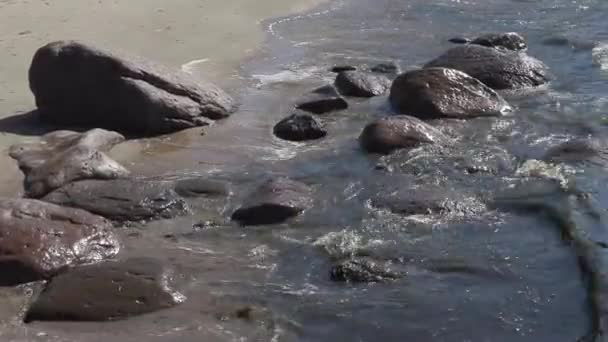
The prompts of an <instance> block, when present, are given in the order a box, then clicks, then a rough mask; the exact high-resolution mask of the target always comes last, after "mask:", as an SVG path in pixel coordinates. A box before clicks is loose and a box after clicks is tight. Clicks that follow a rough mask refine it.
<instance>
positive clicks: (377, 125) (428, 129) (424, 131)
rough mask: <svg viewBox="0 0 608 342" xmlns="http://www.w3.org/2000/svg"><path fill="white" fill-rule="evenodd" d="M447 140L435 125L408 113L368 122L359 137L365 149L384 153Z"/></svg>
mask: <svg viewBox="0 0 608 342" xmlns="http://www.w3.org/2000/svg"><path fill="white" fill-rule="evenodd" d="M445 140H446V138H445V137H444V135H443V134H442V133H441V132H440V131H438V130H437V129H436V128H434V127H433V126H431V125H429V124H427V123H424V122H423V121H421V120H419V119H417V118H414V117H411V116H407V115H397V116H392V117H387V118H382V119H379V120H376V121H374V122H372V123H370V124H368V125H367V126H366V127H365V129H363V132H362V133H361V136H360V137H359V141H360V142H361V146H362V147H363V149H365V150H366V151H368V152H371V153H382V154H387V153H390V152H392V151H394V150H396V149H402V148H413V147H416V146H419V145H421V144H435V143H441V142H443V141H445Z"/></svg>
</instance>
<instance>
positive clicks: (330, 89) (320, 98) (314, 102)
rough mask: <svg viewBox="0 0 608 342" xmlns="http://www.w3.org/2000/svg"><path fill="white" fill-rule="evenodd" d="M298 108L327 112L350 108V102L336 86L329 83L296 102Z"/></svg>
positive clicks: (306, 110)
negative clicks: (341, 94)
mask: <svg viewBox="0 0 608 342" xmlns="http://www.w3.org/2000/svg"><path fill="white" fill-rule="evenodd" d="M296 108H297V109H301V110H303V111H305V112H310V113H314V114H325V113H329V112H333V111H338V110H343V109H346V108H348V103H347V102H346V100H344V98H343V97H342V96H340V94H339V93H338V91H337V90H336V88H335V87H334V86H331V85H327V86H323V87H320V88H317V89H315V90H313V91H311V92H310V93H308V94H306V95H305V96H304V97H303V98H302V99H300V100H299V101H298V102H297V103H296Z"/></svg>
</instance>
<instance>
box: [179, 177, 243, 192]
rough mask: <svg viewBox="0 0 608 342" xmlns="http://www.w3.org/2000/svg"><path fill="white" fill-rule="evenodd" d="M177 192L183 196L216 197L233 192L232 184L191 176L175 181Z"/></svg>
mask: <svg viewBox="0 0 608 342" xmlns="http://www.w3.org/2000/svg"><path fill="white" fill-rule="evenodd" d="M174 188H175V192H177V194H178V195H180V196H183V197H200V196H207V197H216V196H228V195H230V194H231V193H232V191H231V189H230V186H229V185H228V184H227V183H225V182H222V181H217V180H212V179H207V178H203V177H191V178H185V179H180V180H178V181H176V182H175V187H174Z"/></svg>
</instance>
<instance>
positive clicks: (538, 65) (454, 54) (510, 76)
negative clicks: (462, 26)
mask: <svg viewBox="0 0 608 342" xmlns="http://www.w3.org/2000/svg"><path fill="white" fill-rule="evenodd" d="M434 67H443V68H451V69H456V70H460V71H462V72H464V73H467V74H468V75H470V76H472V77H474V78H477V79H478V80H480V81H481V82H483V83H484V84H485V85H487V86H488V87H490V88H493V89H520V88H527V87H535V86H539V85H542V84H545V83H547V82H548V81H549V75H548V71H547V67H546V66H545V64H544V63H543V62H541V61H539V60H538V59H536V58H533V57H530V56H528V55H527V54H525V53H524V52H518V51H510V50H506V49H495V48H491V47H486V46H481V45H476V44H469V45H463V46H457V47H454V48H452V49H450V50H448V51H447V52H446V53H444V54H443V55H441V56H439V57H437V58H436V59H434V60H432V61H431V62H429V63H428V64H426V65H425V68H434Z"/></svg>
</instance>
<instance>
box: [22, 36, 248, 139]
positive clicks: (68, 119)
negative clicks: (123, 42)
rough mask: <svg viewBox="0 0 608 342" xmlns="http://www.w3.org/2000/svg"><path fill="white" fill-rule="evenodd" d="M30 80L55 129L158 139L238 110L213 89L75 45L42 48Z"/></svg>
mask: <svg viewBox="0 0 608 342" xmlns="http://www.w3.org/2000/svg"><path fill="white" fill-rule="evenodd" d="M29 81H30V88H31V90H32V92H33V93H34V96H35V97H36V105H37V106H38V110H39V112H40V116H41V118H42V119H43V120H44V121H47V122H50V123H54V124H64V125H75V126H81V127H100V128H106V129H111V130H116V131H119V132H123V133H129V134H135V135H155V134H163V133H169V132H174V131H177V130H182V129H186V128H191V127H196V126H201V125H205V124H208V120H207V118H209V119H213V120H216V119H221V118H225V117H227V116H228V115H230V113H232V112H234V111H235V110H236V105H235V103H234V101H233V99H232V98H231V97H230V96H228V95H227V94H226V93H225V92H224V91H222V90H221V89H219V88H218V87H216V86H214V85H212V84H209V83H204V82H202V81H194V80H193V79H192V78H190V76H188V75H187V74H185V73H182V72H179V71H172V70H168V69H166V68H164V67H162V66H160V65H157V64H154V63H152V62H150V61H146V60H143V59H141V58H135V57H127V56H126V55H124V54H117V53H111V52H107V51H103V50H100V49H97V48H95V47H92V46H89V45H85V44H83V43H80V42H75V41H58V42H53V43H50V44H47V45H45V46H43V47H41V48H40V49H39V50H38V51H37V52H36V54H35V55H34V58H33V60H32V65H31V67H30V70H29Z"/></svg>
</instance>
